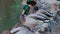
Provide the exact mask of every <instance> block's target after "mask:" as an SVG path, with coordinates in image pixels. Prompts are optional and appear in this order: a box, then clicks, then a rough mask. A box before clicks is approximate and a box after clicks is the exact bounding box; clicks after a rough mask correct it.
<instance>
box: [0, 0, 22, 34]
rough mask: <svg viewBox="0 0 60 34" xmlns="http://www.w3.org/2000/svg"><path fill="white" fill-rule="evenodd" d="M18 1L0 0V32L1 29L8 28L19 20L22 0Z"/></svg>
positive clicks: (0, 31)
mask: <svg viewBox="0 0 60 34" xmlns="http://www.w3.org/2000/svg"><path fill="white" fill-rule="evenodd" d="M18 1H19V2H18ZM18 1H15V0H0V34H1V33H2V31H3V30H6V29H8V30H10V29H11V28H12V27H13V26H14V25H15V24H16V23H17V22H19V15H20V13H21V11H22V0H18ZM17 2H18V3H17Z"/></svg>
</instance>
